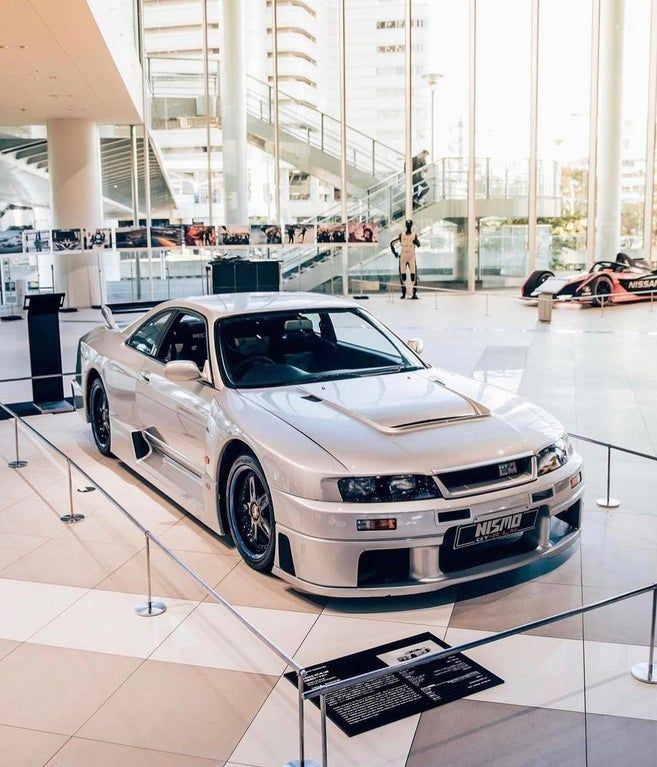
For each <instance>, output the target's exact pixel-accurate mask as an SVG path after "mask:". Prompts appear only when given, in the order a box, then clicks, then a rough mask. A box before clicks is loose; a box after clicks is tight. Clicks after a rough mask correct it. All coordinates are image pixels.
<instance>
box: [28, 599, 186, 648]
mask: <svg viewBox="0 0 657 767" xmlns="http://www.w3.org/2000/svg"><path fill="white" fill-rule="evenodd" d="M154 599H158V597H154ZM162 601H164V602H165V604H166V606H167V609H166V612H164V613H162V615H157V616H153V617H146V618H143V617H140V616H139V615H137V614H136V613H135V609H134V608H135V606H136V605H137V604H139V603H141V602H144V596H143V595H140V594H122V593H119V592H116V591H101V590H95V591H90V592H88V593H87V594H86V595H85V596H84V597H82V599H80V600H79V602H76V603H75V604H74V605H73V606H72V607H70V608H69V609H68V610H65V611H64V612H63V613H62V614H61V615H59V616H58V617H57V618H55V620H53V621H52V622H51V623H49V624H48V625H47V626H45V627H44V628H43V629H42V630H41V631H39V632H37V633H36V634H35V635H34V636H32V637H31V638H30V641H31V642H35V643H38V644H45V645H53V646H55V647H68V648H71V649H76V650H90V651H93V652H104V653H111V654H112V655H128V656H131V657H135V658H147V657H148V656H149V655H150V654H151V653H152V652H153V650H155V648H156V647H157V646H158V645H159V644H160V643H161V642H162V641H163V640H164V639H166V637H167V636H168V635H169V634H170V633H171V632H172V631H173V630H174V629H175V628H176V627H177V626H178V625H179V624H180V623H181V621H183V620H184V619H185V618H186V617H187V615H189V613H190V612H191V611H192V610H193V609H194V606H195V605H196V603H195V602H188V601H184V600H180V599H166V600H162Z"/></svg>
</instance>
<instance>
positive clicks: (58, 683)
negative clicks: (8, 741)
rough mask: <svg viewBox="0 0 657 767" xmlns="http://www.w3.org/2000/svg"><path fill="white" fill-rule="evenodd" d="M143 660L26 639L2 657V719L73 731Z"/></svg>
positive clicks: (0, 721) (50, 729) (16, 723)
mask: <svg viewBox="0 0 657 767" xmlns="http://www.w3.org/2000/svg"><path fill="white" fill-rule="evenodd" d="M140 662H141V661H139V660H138V659H136V658H125V657H120V656H118V655H105V654H102V653H93V652H85V651H83V650H69V649H64V648H60V647H46V646H44V645H36V644H23V645H21V646H20V647H17V648H16V649H15V650H14V651H13V652H12V653H10V654H9V655H7V656H6V657H5V658H4V659H3V660H2V661H0V723H2V724H7V725H12V726H14V727H32V728H35V729H39V730H44V731H46V732H55V733H60V734H62V735H72V734H73V733H74V732H75V731H76V730H77V729H78V728H79V727H80V726H81V725H82V724H83V722H85V721H86V720H87V719H88V718H89V717H90V716H91V715H92V714H93V713H94V711H96V709H97V708H98V707H99V706H100V705H101V704H102V703H103V702H104V701H105V700H106V699H107V697H108V696H109V695H111V693H113V692H114V691H115V690H116V689H117V688H118V687H119V686H120V685H121V684H122V683H123V682H124V681H125V680H126V679H127V678H128V677H129V676H130V674H131V673H132V672H133V671H134V670H135V669H136V668H137V666H138V665H139V663H140Z"/></svg>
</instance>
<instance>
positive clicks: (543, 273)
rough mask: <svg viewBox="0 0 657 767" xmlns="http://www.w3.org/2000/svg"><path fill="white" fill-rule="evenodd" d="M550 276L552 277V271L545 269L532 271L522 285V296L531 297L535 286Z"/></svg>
mask: <svg viewBox="0 0 657 767" xmlns="http://www.w3.org/2000/svg"><path fill="white" fill-rule="evenodd" d="M550 277H554V272H550V271H548V270H547V269H537V270H536V271H535V272H532V273H531V274H530V275H529V277H528V278H527V280H526V282H525V284H524V285H523V286H522V296H523V298H531V297H532V293H533V292H534V291H535V290H536V288H538V287H539V285H542V284H543V283H544V282H545V281H546V280H547V279H549V278H550Z"/></svg>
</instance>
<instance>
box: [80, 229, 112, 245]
mask: <svg viewBox="0 0 657 767" xmlns="http://www.w3.org/2000/svg"><path fill="white" fill-rule="evenodd" d="M111 247H112V230H111V229H85V230H84V249H85V250H109V249H110V248H111Z"/></svg>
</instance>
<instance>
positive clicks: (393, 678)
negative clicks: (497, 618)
mask: <svg viewBox="0 0 657 767" xmlns="http://www.w3.org/2000/svg"><path fill="white" fill-rule="evenodd" d="M448 647H449V645H448V644H445V642H443V641H442V640H440V639H438V637H436V636H434V635H433V634H431V633H429V632H425V633H423V634H416V635H415V636H412V637H408V638H406V639H400V640H397V641H396V642H390V643H389V644H385V645H380V646H379V647H374V648H372V649H369V650H363V651H362V652H357V653H353V654H352V655H345V656H344V657H342V658H335V659H334V660H329V661H326V662H325V663H319V664H317V665H316V666H310V667H309V668H307V669H306V673H307V676H306V677H305V680H304V681H305V686H306V688H307V689H313V688H315V687H320V686H323V685H326V684H328V683H329V682H337V681H342V680H344V679H349V678H350V677H353V676H357V675H358V674H365V673H367V672H368V671H374V670H375V669H381V668H385V667H386V666H394V665H397V664H398V663H402V662H404V661H409V660H412V659H413V658H418V657H420V656H422V655H426V654H428V653H431V652H439V651H440V650H443V649H446V648H448ZM285 676H286V678H287V679H288V680H289V681H290V682H292V684H294V685H296V683H297V677H296V674H295V673H294V672H290V673H288V674H286V675H285ZM500 684H504V680H503V679H500V677H498V676H495V674H492V673H491V672H490V671H487V670H486V669H485V668H484V667H483V666H480V665H479V664H478V663H475V662H474V661H473V660H470V659H469V658H466V656H465V655H463V654H462V653H457V654H456V655H450V656H449V657H447V658H439V659H438V660H430V661H428V662H427V663H425V664H422V665H420V666H415V667H413V668H410V669H409V670H408V671H400V670H397V671H394V672H392V673H390V674H389V675H387V676H383V677H380V678H378V679H372V680H370V681H368V682H361V683H359V684H355V685H353V686H352V687H347V688H346V689H344V690H337V691H336V692H333V693H329V694H328V695H327V696H326V715H327V716H328V718H329V719H330V720H331V721H332V722H333V723H334V724H335V725H337V726H338V727H339V728H340V729H341V730H342V732H344V733H345V734H346V735H348V736H349V737H353V736H354V735H360V734H361V733H363V732H368V731H369V730H374V729H376V728H377V727H382V726H383V725H385V724H390V723H391V722H396V721H398V720H400V719H404V718H406V717H407V716H413V715H415V714H420V713H422V712H423V711H428V710H429V709H432V708H436V707H437V706H442V705H444V704H445V703H450V702H451V701H453V700H460V699H461V698H465V697H467V696H468V695H472V694H473V693H475V692H481V691H482V690H488V689H489V688H491V687H496V686H497V685H500ZM313 702H314V703H315V705H317V706H319V698H315V699H314V700H313Z"/></svg>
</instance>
